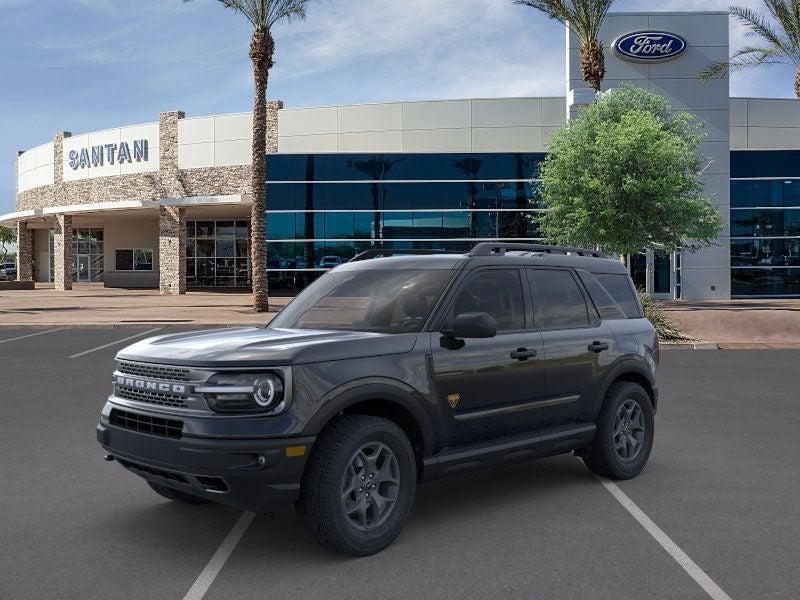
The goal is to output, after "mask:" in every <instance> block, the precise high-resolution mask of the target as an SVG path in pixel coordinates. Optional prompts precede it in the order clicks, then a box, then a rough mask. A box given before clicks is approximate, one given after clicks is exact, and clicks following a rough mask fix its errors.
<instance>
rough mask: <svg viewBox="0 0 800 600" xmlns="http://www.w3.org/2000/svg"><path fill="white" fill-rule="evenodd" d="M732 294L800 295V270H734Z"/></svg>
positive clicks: (732, 272) (732, 273) (732, 274)
mask: <svg viewBox="0 0 800 600" xmlns="http://www.w3.org/2000/svg"><path fill="white" fill-rule="evenodd" d="M731 293H732V294H733V295H735V296H781V295H798V294H800V269H734V270H732V271H731Z"/></svg>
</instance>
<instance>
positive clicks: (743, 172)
mask: <svg viewBox="0 0 800 600" xmlns="http://www.w3.org/2000/svg"><path fill="white" fill-rule="evenodd" d="M753 154H755V153H754V152H749V151H747V152H744V151H736V152H731V177H752V176H753V161H754V158H753Z"/></svg>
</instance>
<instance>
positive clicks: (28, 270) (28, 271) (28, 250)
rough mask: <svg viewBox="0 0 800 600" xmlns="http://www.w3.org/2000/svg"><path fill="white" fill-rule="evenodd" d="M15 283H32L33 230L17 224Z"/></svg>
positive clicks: (24, 224)
mask: <svg viewBox="0 0 800 600" xmlns="http://www.w3.org/2000/svg"><path fill="white" fill-rule="evenodd" d="M17 281H33V229H31V228H30V227H28V224H27V223H22V222H20V223H17Z"/></svg>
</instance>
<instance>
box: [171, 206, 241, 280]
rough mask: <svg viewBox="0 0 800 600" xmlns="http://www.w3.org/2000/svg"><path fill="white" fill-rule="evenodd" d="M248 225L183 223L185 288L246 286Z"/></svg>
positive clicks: (223, 222)
mask: <svg viewBox="0 0 800 600" xmlns="http://www.w3.org/2000/svg"><path fill="white" fill-rule="evenodd" d="M250 284H251V283H250V223H249V222H248V221H233V220H226V221H187V222H186V286H187V287H190V288H197V287H249V286H250Z"/></svg>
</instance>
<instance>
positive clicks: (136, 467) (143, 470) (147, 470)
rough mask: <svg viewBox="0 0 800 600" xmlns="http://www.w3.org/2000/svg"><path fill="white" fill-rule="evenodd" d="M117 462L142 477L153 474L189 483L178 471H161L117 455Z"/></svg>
mask: <svg viewBox="0 0 800 600" xmlns="http://www.w3.org/2000/svg"><path fill="white" fill-rule="evenodd" d="M117 462H118V463H119V464H121V465H122V466H123V467H125V468H126V469H129V470H130V471H133V472H134V473H136V474H137V475H140V476H142V477H144V476H145V475H155V476H156V477H161V478H162V479H169V480H171V481H178V482H180V483H189V482H188V481H187V480H186V477H184V476H183V475H181V474H180V473H172V472H171V471H163V470H161V469H156V468H155V467H148V466H147V465H142V464H139V463H133V462H129V461H127V460H124V459H122V458H119V457H117Z"/></svg>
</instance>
